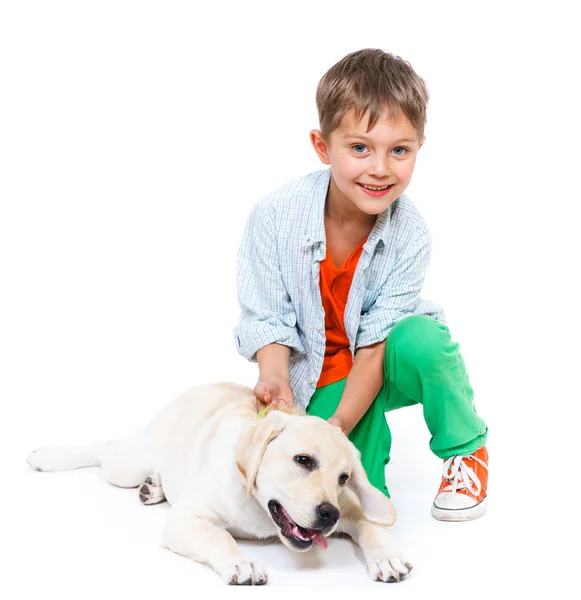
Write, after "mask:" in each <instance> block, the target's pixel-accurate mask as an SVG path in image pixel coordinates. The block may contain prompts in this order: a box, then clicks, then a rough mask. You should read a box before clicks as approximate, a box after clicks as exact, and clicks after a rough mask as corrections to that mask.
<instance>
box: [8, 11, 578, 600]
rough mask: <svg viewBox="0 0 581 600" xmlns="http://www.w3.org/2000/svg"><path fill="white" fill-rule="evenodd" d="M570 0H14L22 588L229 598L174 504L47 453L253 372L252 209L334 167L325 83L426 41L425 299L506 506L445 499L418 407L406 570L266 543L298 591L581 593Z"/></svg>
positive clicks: (280, 581)
mask: <svg viewBox="0 0 581 600" xmlns="http://www.w3.org/2000/svg"><path fill="white" fill-rule="evenodd" d="M572 5H573V3H566V2H548V3H535V2H527V3H524V2H523V3H519V2H505V3H502V4H500V3H498V4H495V3H491V2H486V3H460V2H444V3H440V2H434V3H428V2H426V3H420V2H408V3H403V2H390V1H385V0H384V1H382V2H365V1H361V2H357V3H355V2H340V1H334V2H328V1H319V2H315V1H310V2H297V1H296V0H295V1H294V2H292V3H291V2H289V3H284V4H283V3H278V2H271V3H264V4H262V3H257V2H249V1H245V2H215V3H211V4H208V5H205V6H201V5H200V4H198V3H194V2H182V3H180V2H157V3H156V2H145V1H141V2H123V1H119V0H118V1H116V2H103V1H102V2H82V1H77V2H19V3H16V2H13V3H9V2H3V3H2V4H1V8H0V201H1V209H0V269H1V270H0V276H1V279H0V285H1V290H0V303H1V306H0V308H1V311H0V319H1V323H0V325H1V328H0V336H1V337H0V361H1V362H0V369H1V373H0V378H1V379H0V386H1V388H0V401H1V413H0V428H1V429H0V444H1V457H2V461H1V463H0V464H2V467H3V480H4V481H3V483H4V486H3V492H2V493H1V495H0V498H1V500H0V501H1V503H2V508H1V510H0V520H1V539H2V544H1V548H2V549H1V550H0V551H1V552H2V554H3V555H4V556H3V558H2V564H3V567H2V570H3V571H5V574H4V576H3V588H4V589H5V590H6V589H11V590H12V591H11V592H10V594H9V595H8V597H10V598H24V597H26V598H31V597H34V596H35V595H40V594H42V597H43V598H46V597H49V598H51V597H55V596H57V595H58V596H59V597H60V598H63V599H65V598H66V599H68V598H78V597H83V598H97V597H99V598H102V597H105V596H106V597H109V598H121V597H122V596H127V595H132V596H136V597H142V596H145V594H149V595H150V596H151V597H154V596H155V597H162V594H163V597H168V598H191V597H196V592H197V590H198V589H199V588H200V587H202V586H209V588H211V589H212V590H216V591H224V588H222V587H221V583H220V581H219V579H218V578H217V576H215V575H214V574H213V573H212V572H210V571H209V570H208V569H207V568H205V567H201V566H199V565H196V564H194V563H191V562H190V561H187V560H186V559H183V558H181V557H178V556H176V555H173V554H171V553H170V552H169V551H167V550H163V549H161V548H160V547H159V534H160V530H161V527H162V524H163V517H164V515H165V512H164V511H165V510H167V508H168V507H167V505H164V506H163V507H161V506H159V507H144V506H141V504H140V503H139V502H138V500H137V497H136V492H135V490H121V489H118V488H114V487H113V486H110V485H108V484H107V485H105V484H104V483H103V481H102V480H101V478H100V474H99V472H98V471H97V470H96V469H85V470H80V471H75V472H69V473H59V474H45V473H37V472H33V471H32V470H31V469H30V468H29V467H28V466H27V465H26V463H25V461H24V459H25V456H26V455H27V453H28V452H30V451H31V450H33V449H34V448H35V447H37V446H41V445H46V444H68V443H71V444H75V443H84V442H89V441H95V440H101V439H109V438H112V437H116V436H118V435H120V434H123V433H125V432H127V431H128V430H130V429H131V428H132V427H133V426H134V425H135V424H137V423H141V422H142V421H144V420H146V419H148V418H149V416H150V415H151V414H152V413H153V412H154V411H155V410H157V409H158V408H159V407H160V406H162V405H163V404H164V403H165V402H167V401H168V400H170V399H171V398H173V397H174V396H176V395H177V394H179V393H181V392H182V391H184V390H185V389H187V388H189V387H191V386H193V385H196V384H199V383H204V382H210V381H219V380H231V381H238V382H241V383H246V384H249V385H252V384H253V382H254V380H255V378H256V368H255V366H254V365H251V364H249V363H247V362H246V361H245V359H243V358H241V357H239V356H238V354H237V352H236V350H235V347H234V344H233V340H232V328H233V326H234V325H235V323H236V320H237V317H238V305H237V299H236V286H235V263H236V251H237V247H238V243H239V240H240V236H241V233H242V228H243V226H244V224H245V220H246V217H247V215H248V213H249V211H250V209H251V207H252V206H253V205H254V203H255V202H257V201H258V200H260V199H261V198H262V197H263V196H264V195H266V194H267V193H268V192H269V191H271V190H272V189H273V188H275V187H277V186H279V185H281V184H283V183H285V182H287V181H289V180H292V179H294V178H296V177H299V176H301V175H304V174H306V173H308V172H311V171H314V170H318V169H319V168H322V167H323V166H322V165H321V163H319V162H318V159H317V157H316V155H315V153H314V151H313V150H312V148H311V146H310V143H309V135H308V134H309V131H310V129H312V128H315V127H317V126H318V121H317V113H316V107H315V88H316V85H317V82H318V80H319V79H320V77H321V76H322V75H323V74H324V72H325V71H326V70H327V69H328V68H329V67H331V65H332V64H333V63H335V62H336V61H338V60H339V59H341V58H342V57H343V56H344V55H345V54H347V53H348V52H351V51H354V50H358V49H360V48H365V47H378V48H382V49H384V50H387V51H391V52H393V53H395V54H398V55H400V56H402V57H403V58H405V59H406V60H408V61H409V62H410V63H411V64H412V66H413V67H414V69H415V70H416V71H417V72H418V73H419V74H420V75H421V76H422V77H423V78H424V79H425V80H426V82H427V84H428V87H429V91H430V96H431V100H430V104H429V111H428V125H427V129H426V135H427V141H426V143H425V145H424V147H423V148H422V150H421V152H420V155H419V158H418V162H417V167H416V173H415V176H414V179H413V181H412V184H411V185H410V187H409V188H408V195H409V196H410V197H411V198H412V199H413V200H414V202H415V203H416V204H417V205H418V207H419V208H420V210H421V212H422V214H423V216H424V218H425V219H426V221H427V223H428V225H429V227H430V229H431V232H432V237H433V254H432V264H431V269H430V273H429V276H428V279H427V280H426V285H425V288H424V294H423V295H424V296H425V297H427V298H430V299H432V300H435V301H437V302H439V303H440V304H442V305H443V306H444V308H445V309H446V312H447V315H448V321H449V326H450V328H451V331H452V333H453V336H454V338H455V339H456V340H458V341H459V342H460V344H461V348H462V352H463V355H464V358H465V360H466V363H467V365H468V369H469V373H470V377H471V381H472V384H473V387H474V388H475V390H476V405H477V408H478V411H479V413H480V414H481V415H482V416H483V417H484V418H485V419H486V421H487V423H488V425H489V428H490V441H489V450H490V454H491V482H490V488H489V491H490V507H489V511H488V513H487V515H486V516H485V517H484V518H483V519H481V520H479V521H476V522H473V523H468V524H446V523H438V522H436V521H434V520H433V519H432V518H431V516H430V514H429V508H430V504H431V501H432V498H433V495H434V494H435V492H436V490H437V487H438V485H439V479H440V469H441V467H440V461H439V460H438V459H435V457H433V456H432V455H431V454H430V452H429V450H428V441H429V435H428V432H427V430H426V428H425V425H424V423H423V420H422V415H421V410H419V407H415V408H410V409H407V410H402V411H398V412H396V413H391V414H390V418H389V420H390V424H391V426H392V430H393V436H394V445H393V452H392V462H391V464H390V465H389V467H388V477H389V481H388V485H389V487H390V489H391V492H392V497H393V500H394V503H395V505H396V508H397V509H398V512H399V516H400V518H399V521H398V523H397V524H396V526H395V528H394V536H395V537H396V539H397V541H398V543H399V544H400V545H401V547H402V548H403V549H404V550H405V552H406V553H407V554H408V555H409V556H410V558H411V559H412V561H413V562H414V563H415V570H414V572H413V574H412V576H411V577H410V578H409V580H407V581H406V582H405V583H402V584H398V585H392V586H390V587H389V588H387V589H385V587H383V586H381V585H380V584H373V583H372V582H371V581H370V580H368V579H367V578H366V575H365V573H364V570H363V564H362V558H361V555H360V553H359V552H358V550H356V549H355V547H354V546H353V544H351V542H349V541H347V540H331V544H330V549H329V551H328V552H327V553H326V554H325V553H324V552H323V551H322V550H321V551H318V550H317V551H314V552H312V553H311V554H309V555H307V556H305V555H294V554H291V553H290V552H288V551H287V550H286V549H284V548H282V547H280V546H274V545H271V544H247V546H248V547H249V548H250V550H251V551H252V552H254V553H255V554H257V555H258V556H259V558H260V559H261V560H262V561H263V562H264V563H265V564H266V565H267V567H269V573H270V581H271V583H270V585H271V586H277V592H276V593H277V594H283V595H285V596H286V594H287V592H288V593H290V592H289V589H288V588H289V587H290V586H292V587H294V588H301V587H302V588H304V589H303V591H302V592H301V593H303V594H304V593H307V592H306V586H309V589H315V586H317V587H316V589H318V590H319V591H317V592H316V594H317V595H319V594H325V593H330V594H332V595H333V596H336V595H342V594H344V595H345V594H347V593H348V594H349V595H350V596H352V595H353V594H354V593H356V590H358V589H361V591H364V592H365V593H382V594H387V593H389V594H391V595H392V597H406V598H411V597H414V598H419V597H430V598H444V597H446V598H448V597H454V596H455V595H457V594H462V595H463V596H465V595H468V596H469V597H480V595H484V594H487V595H490V594H491V593H497V592H504V591H506V592H511V593H512V592H514V593H524V592H525V591H531V590H536V591H537V592H538V591H539V590H540V589H542V588H544V587H547V588H549V589H554V590H555V591H556V590H557V588H563V589H564V588H566V587H567V586H568V584H567V583H566V582H567V578H568V577H569V576H570V575H572V573H571V572H570V571H569V566H568V565H569V560H570V559H569V555H568V553H567V552H566V551H563V550H562V546H563V543H564V541H567V540H568V539H572V540H575V539H576V536H577V535H578V530H577V531H574V528H575V527H578V525H577V524H578V514H579V509H578V504H579V484H578V473H577V468H576V465H577V464H578V457H577V454H578V451H579V448H578V444H577V443H575V442H576V439H577V438H578V433H577V431H576V429H577V423H578V419H577V416H578V415H579V400H581V395H580V392H579V387H578V385H577V380H578V372H579V362H580V360H579V359H580V352H579V340H580V333H581V331H580V327H579V320H580V318H579V295H578V292H577V289H578V284H577V279H578V278H579V272H580V268H579V258H580V256H581V251H580V246H579V242H578V239H579V231H578V218H579V201H580V200H581V198H580V193H579V185H578V182H577V177H576V176H577V173H578V172H579V167H578V163H579V152H578V140H579V133H580V127H579V95H578V89H579V76H578V73H579V56H580V48H579V45H578V44H577V43H576V42H575V38H578V31H577V28H576V26H575V19H574V14H573V12H572V10H571V9H570V8H569V6H572ZM575 548H576V546H575ZM575 552H576V550H575ZM576 585H577V586H578V583H577V584H576ZM319 586H320V587H319ZM285 588H287V589H286V591H285ZM326 588H329V589H328V590H327V589H326ZM568 589H569V592H570V591H571V590H572V589H573V588H568ZM346 590H348V591H346ZM271 591H272V590H271ZM296 591H299V590H298V589H297V590H296ZM569 592H568V594H569ZM257 593H258V592H257ZM313 593H315V592H313ZM294 594H295V592H294V591H293V595H294ZM573 595H574V594H573ZM567 597H570V596H569V595H567Z"/></svg>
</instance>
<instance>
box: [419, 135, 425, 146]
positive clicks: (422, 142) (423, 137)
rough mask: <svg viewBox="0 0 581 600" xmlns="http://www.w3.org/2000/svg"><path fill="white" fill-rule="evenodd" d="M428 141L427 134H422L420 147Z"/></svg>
mask: <svg viewBox="0 0 581 600" xmlns="http://www.w3.org/2000/svg"><path fill="white" fill-rule="evenodd" d="M425 141H426V136H425V135H424V136H422V139H421V140H420V148H421V147H422V146H423V145H424V142H425Z"/></svg>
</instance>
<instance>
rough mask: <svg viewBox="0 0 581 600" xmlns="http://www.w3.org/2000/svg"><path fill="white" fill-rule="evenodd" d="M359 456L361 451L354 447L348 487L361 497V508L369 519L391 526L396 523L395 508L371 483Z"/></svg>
mask: <svg viewBox="0 0 581 600" xmlns="http://www.w3.org/2000/svg"><path fill="white" fill-rule="evenodd" d="M359 456H360V455H359V451H358V450H357V449H356V448H353V459H352V461H351V477H349V479H348V480H347V487H349V488H350V489H352V490H353V492H354V493H355V495H356V496H357V498H358V499H359V503H360V504H361V510H362V511H363V514H364V515H365V517H366V519H367V520H368V521H371V522H372V523H376V524H377V525H385V526H386V527H390V526H391V525H393V524H394V523H395V519H396V512H395V508H394V507H393V504H392V503H391V500H390V499H389V498H388V497H387V496H385V494H382V493H381V492H380V491H379V490H378V489H377V488H376V487H375V486H373V485H371V484H370V483H369V479H367V474H366V473H365V470H364V469H363V466H362V465H361V459H360V457H359Z"/></svg>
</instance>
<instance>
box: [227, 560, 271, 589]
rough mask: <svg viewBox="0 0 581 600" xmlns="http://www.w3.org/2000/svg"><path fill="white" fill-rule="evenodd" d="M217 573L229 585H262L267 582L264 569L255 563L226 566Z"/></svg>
mask: <svg viewBox="0 0 581 600" xmlns="http://www.w3.org/2000/svg"><path fill="white" fill-rule="evenodd" d="M219 573H220V575H222V578H223V579H224V581H225V582H226V583H227V584H229V585H264V584H265V583H266V582H267V581H268V575H267V574H266V569H265V568H264V567H263V566H262V565H261V564H260V563H259V562H256V561H253V562H241V563H240V564H238V565H228V566H227V567H224V568H222V569H220V570H219Z"/></svg>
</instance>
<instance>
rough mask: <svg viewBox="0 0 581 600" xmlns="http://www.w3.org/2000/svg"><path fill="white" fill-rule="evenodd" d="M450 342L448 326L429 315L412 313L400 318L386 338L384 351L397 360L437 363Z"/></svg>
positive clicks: (427, 364) (413, 362)
mask: <svg viewBox="0 0 581 600" xmlns="http://www.w3.org/2000/svg"><path fill="white" fill-rule="evenodd" d="M449 342H450V332H449V331H448V328H447V327H446V326H445V325H443V324H442V323H439V322H438V321H436V320H435V319H432V318H431V317H426V316H423V315H414V316H412V317H406V318H405V319H403V320H401V321H400V322H399V323H398V324H397V325H396V326H395V327H394V328H393V329H392V330H391V332H390V334H389V336H388V338H387V344H386V352H389V353H393V355H394V356H395V357H396V359H397V361H398V362H400V361H404V362H406V363H408V364H422V365H424V366H429V365H434V366H435V365H438V364H439V363H440V359H441V356H442V352H445V349H446V347H447V345H448V344H449Z"/></svg>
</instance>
